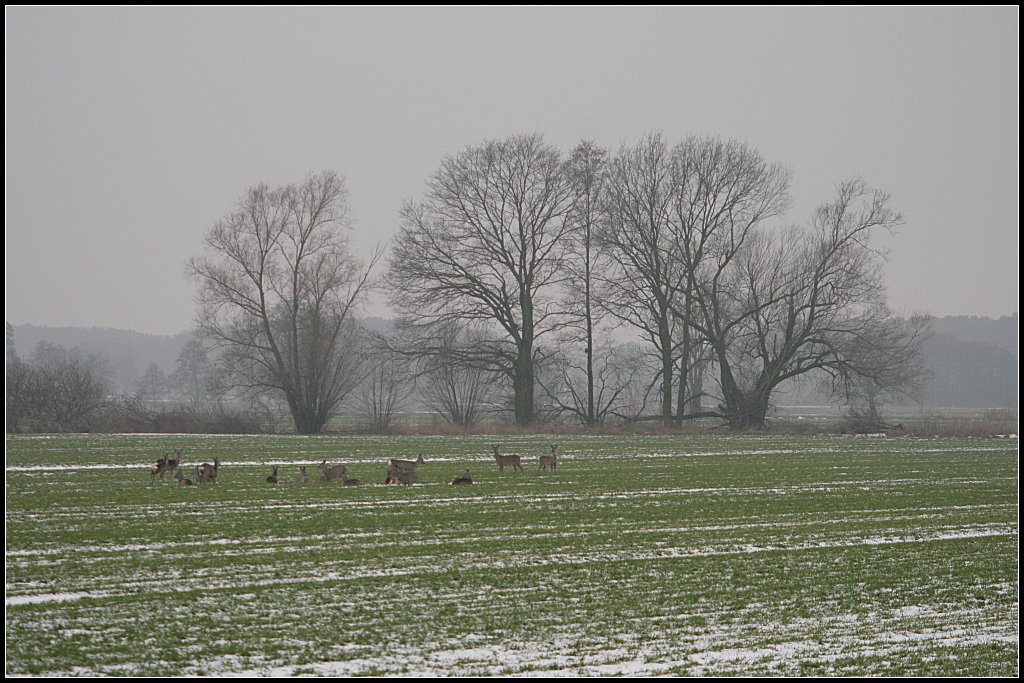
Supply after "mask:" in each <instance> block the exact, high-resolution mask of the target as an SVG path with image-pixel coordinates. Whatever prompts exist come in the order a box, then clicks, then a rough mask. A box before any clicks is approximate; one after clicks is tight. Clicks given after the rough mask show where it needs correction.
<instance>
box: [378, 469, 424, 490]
mask: <svg viewBox="0 0 1024 683" xmlns="http://www.w3.org/2000/svg"><path fill="white" fill-rule="evenodd" d="M384 483H385V484H405V485H406V486H412V485H413V484H415V483H416V470H413V471H412V472H403V471H401V470H398V469H395V468H394V467H389V468H388V476H387V478H385V479H384Z"/></svg>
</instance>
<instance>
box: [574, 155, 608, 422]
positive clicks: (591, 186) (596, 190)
mask: <svg viewBox="0 0 1024 683" xmlns="http://www.w3.org/2000/svg"><path fill="white" fill-rule="evenodd" d="M607 165H608V152H607V151H606V150H604V149H603V148H600V147H598V146H597V145H595V144H594V143H593V142H591V141H589V140H584V141H582V142H580V143H579V144H578V145H576V148H575V149H573V151H572V154H571V155H570V156H569V160H568V163H567V165H566V171H567V173H568V175H569V179H570V181H571V183H572V188H573V192H574V193H575V201H574V203H573V210H572V211H571V212H570V214H569V218H570V220H571V221H572V222H573V224H574V227H575V229H574V230H573V232H572V233H571V235H570V242H569V244H570V249H569V252H568V254H567V258H566V269H567V270H568V271H569V272H570V273H571V274H572V277H571V278H570V279H569V281H568V287H567V289H568V294H569V302H568V306H567V308H568V311H569V314H570V316H571V317H572V322H571V323H570V324H569V325H568V327H569V329H570V330H572V329H575V330H576V331H577V334H576V335H568V336H567V337H566V338H567V339H568V340H571V341H578V342H582V343H583V347H584V354H585V364H584V368H583V371H584V377H585V381H586V394H585V404H584V405H582V406H580V405H579V404H578V402H577V401H576V400H575V399H576V398H583V397H577V396H576V394H575V392H572V395H573V399H574V400H573V403H572V405H573V406H575V407H574V408H573V412H576V408H581V409H582V411H583V412H582V414H581V415H579V416H580V418H581V419H582V421H583V425H584V426H591V425H595V424H597V423H598V422H601V421H602V420H603V417H599V415H598V413H599V412H602V411H600V410H599V408H598V406H597V399H596V395H595V392H596V391H598V390H597V389H596V384H597V382H598V378H597V374H598V372H600V374H601V375H602V377H605V376H607V375H606V373H607V370H608V364H607V363H605V364H604V367H603V368H602V369H601V371H598V370H597V369H595V365H594V354H595V349H594V333H595V328H596V326H597V325H598V323H599V322H600V321H601V318H602V317H603V313H604V311H603V309H602V308H601V307H600V306H599V305H598V303H597V293H596V288H597V283H598V280H599V278H600V273H601V271H602V270H603V269H604V268H606V267H607V266H606V265H605V264H603V263H602V261H603V260H606V258H605V259H602V253H601V250H600V249H599V243H598V240H597V231H598V225H599V223H600V221H601V220H602V218H603V217H604V210H605V202H604V186H605V176H606V172H607ZM563 375H564V376H563V379H565V380H568V375H566V374H565V373H563ZM602 388H603V387H602ZM603 412H604V413H607V409H606V410H605V411H603Z"/></svg>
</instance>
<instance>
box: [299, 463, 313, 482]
mask: <svg viewBox="0 0 1024 683" xmlns="http://www.w3.org/2000/svg"><path fill="white" fill-rule="evenodd" d="M299 483H300V484H312V483H313V477H311V476H309V475H308V474H306V468H305V466H303V467H300V468H299Z"/></svg>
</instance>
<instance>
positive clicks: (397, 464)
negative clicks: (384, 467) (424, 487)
mask: <svg viewBox="0 0 1024 683" xmlns="http://www.w3.org/2000/svg"><path fill="white" fill-rule="evenodd" d="M424 462H426V461H425V460H424V459H423V454H422V453H420V457H418V458H416V459H415V460H395V459H394V458H392V459H391V461H390V463H389V465H388V469H389V470H392V469H393V470H397V471H399V472H411V473H413V474H415V473H416V468H417V467H419V466H420V465H422V464H423V463H424Z"/></svg>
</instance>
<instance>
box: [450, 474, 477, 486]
mask: <svg viewBox="0 0 1024 683" xmlns="http://www.w3.org/2000/svg"><path fill="white" fill-rule="evenodd" d="M472 483H473V477H471V476H469V470H466V472H465V474H463V475H462V476H460V477H455V478H454V479H452V486H467V485H469V484H472Z"/></svg>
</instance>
